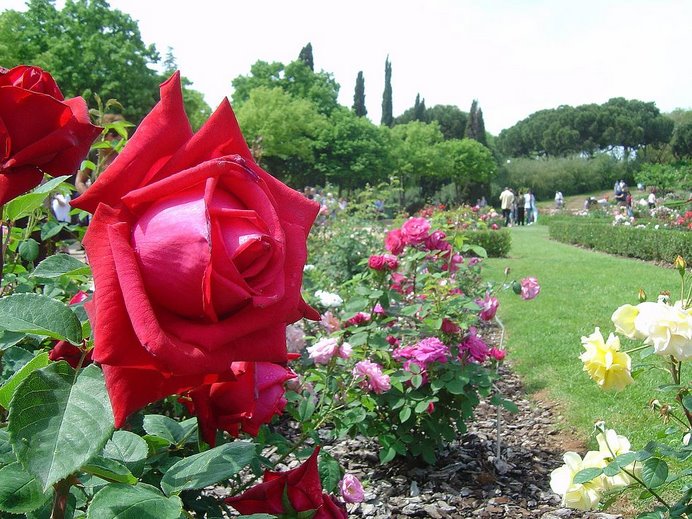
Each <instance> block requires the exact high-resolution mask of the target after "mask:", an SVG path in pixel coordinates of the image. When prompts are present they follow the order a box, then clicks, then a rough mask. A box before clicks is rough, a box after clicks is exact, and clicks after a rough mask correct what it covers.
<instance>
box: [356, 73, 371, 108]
mask: <svg viewBox="0 0 692 519" xmlns="http://www.w3.org/2000/svg"><path fill="white" fill-rule="evenodd" d="M353 111H354V112H355V114H356V115H357V116H358V117H365V116H366V115H367V114H368V110H367V108H365V78H364V77H363V71H362V70H360V71H358V77H357V78H356V90H355V92H354V93H353Z"/></svg>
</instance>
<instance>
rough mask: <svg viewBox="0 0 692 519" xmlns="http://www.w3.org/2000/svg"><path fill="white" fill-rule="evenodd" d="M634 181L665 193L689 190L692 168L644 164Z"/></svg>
mask: <svg viewBox="0 0 692 519" xmlns="http://www.w3.org/2000/svg"><path fill="white" fill-rule="evenodd" d="M634 180H635V181H636V182H638V183H639V182H641V183H642V184H643V185H645V186H647V187H656V188H658V189H659V190H660V191H662V192H664V193H665V192H667V191H670V190H672V189H675V188H681V189H687V187H689V185H690V182H692V166H689V165H679V166H674V165H672V164H644V165H643V166H642V168H641V169H640V170H639V171H638V172H637V173H635V175H634Z"/></svg>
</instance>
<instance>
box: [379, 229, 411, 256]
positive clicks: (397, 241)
mask: <svg viewBox="0 0 692 519" xmlns="http://www.w3.org/2000/svg"><path fill="white" fill-rule="evenodd" d="M405 246H406V243H405V242H404V239H403V237H402V235H401V229H394V230H393V231H389V232H388V233H387V235H386V236H385V238H384V248H385V249H387V250H388V251H389V252H391V253H392V254H401V253H402V252H403V251H404V247H405Z"/></svg>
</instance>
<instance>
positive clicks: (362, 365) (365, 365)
mask: <svg viewBox="0 0 692 519" xmlns="http://www.w3.org/2000/svg"><path fill="white" fill-rule="evenodd" d="M353 375H354V376H356V377H359V378H362V379H363V380H362V382H361V387H362V388H363V389H369V390H371V391H374V392H375V393H377V394H381V393H384V392H385V391H389V389H390V388H391V387H392V385H391V383H390V381H389V375H385V374H384V373H383V372H382V367H381V366H380V365H379V364H377V363H375V362H371V361H369V360H361V361H360V362H358V363H357V364H356V365H355V367H354V368H353Z"/></svg>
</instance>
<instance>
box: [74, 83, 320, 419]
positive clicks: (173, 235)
mask: <svg viewBox="0 0 692 519" xmlns="http://www.w3.org/2000/svg"><path fill="white" fill-rule="evenodd" d="M73 205H74V206H75V207H79V208H81V209H84V210H86V211H89V212H92V213H94V217H93V218H92V221H91V224H90V225H89V230H88V232H87V234H86V236H85V238H84V245H85V247H86V251H87V254H88V257H89V261H90V263H91V266H92V270H93V273H94V283H95V287H96V288H95V295H94V299H93V303H92V304H91V306H90V307H88V308H87V311H89V315H90V317H91V318H92V323H93V329H94V337H95V345H94V359H95V360H96V361H97V362H99V363H100V364H101V365H102V367H103V372H104V375H105V378H106V386H107V388H108V392H109V395H110V398H111V403H112V406H113V412H114V415H115V421H116V426H118V427H119V426H121V425H122V424H123V422H124V421H125V418H126V417H127V416H128V415H129V414H131V413H132V412H134V411H136V410H137V409H140V408H142V407H144V406H145V405H146V404H148V403H150V402H153V401H155V400H158V399H160V398H162V397H164V396H167V395H171V394H174V393H177V394H182V393H184V392H185V391H188V390H190V389H193V388H195V387H198V386H201V385H204V384H211V383H214V382H219V381H222V380H227V378H226V377H225V374H227V373H228V372H229V370H230V368H231V363H232V362H235V361H265V362H277V363H284V362H286V325H287V324H289V323H293V322H295V321H297V320H298V319H301V318H302V317H304V316H307V317H310V318H312V319H315V320H318V319H319V314H318V313H317V312H316V311H314V310H313V309H311V308H310V307H309V306H308V305H307V304H306V303H305V302H304V301H303V299H302V297H301V294H300V288H301V283H302V274H303V266H304V265H305V260H306V258H307V249H306V245H305V242H306V238H307V235H308V232H309V231H310V227H311V225H312V223H313V221H314V219H315V217H316V215H317V211H318V210H319V206H318V205H317V204H316V203H314V202H312V201H309V200H307V199H305V198H304V197H303V196H301V195H300V194H299V193H297V192H296V191H294V190H292V189H290V188H288V187H287V186H285V185H284V184H282V183H281V182H279V181H278V180H277V179H275V178H274V177H272V176H271V175H269V174H268V173H266V172H265V171H263V170H262V169H261V168H260V167H259V166H257V164H255V162H254V161H253V159H252V156H251V154H250V150H249V149H248V147H247V145H246V143H245V140H244V139H243V135H242V134H241V132H240V128H239V127H238V123H237V121H236V119H235V116H234V114H233V111H232V110H231V106H230V104H229V103H228V101H227V100H224V101H223V102H222V103H221V105H220V106H219V108H218V109H217V110H216V112H215V113H214V114H213V115H212V116H211V118H210V119H209V120H208V121H207V122H206V124H205V125H204V126H203V127H202V128H201V129H200V130H199V132H197V133H196V134H194V135H193V133H192V130H191V128H190V123H189V122H188V119H187V116H186V115H185V110H184V106H183V101H182V93H181V86H180V76H179V74H178V73H176V74H174V75H173V76H172V77H171V79H169V80H168V81H166V82H165V83H163V84H162V85H161V101H160V102H159V103H158V104H157V105H156V106H155V107H154V109H153V110H152V112H151V113H150V114H149V115H147V117H146V118H145V119H144V121H142V123H141V125H140V126H139V128H138V129H137V131H136V132H135V134H134V136H133V137H132V138H131V139H130V141H129V142H128V144H127V146H125V148H124V149H123V151H122V152H121V153H120V154H119V155H118V156H117V158H116V159H115V160H114V161H113V163H112V164H111V165H110V166H109V167H108V168H107V169H106V170H105V171H104V172H103V173H102V174H101V175H100V176H99V179H98V180H97V181H96V182H95V183H94V184H93V185H92V186H91V187H90V188H89V189H88V190H87V191H86V192H85V193H84V194H83V195H82V196H80V197H79V198H78V199H77V200H75V201H74V202H73Z"/></svg>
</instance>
